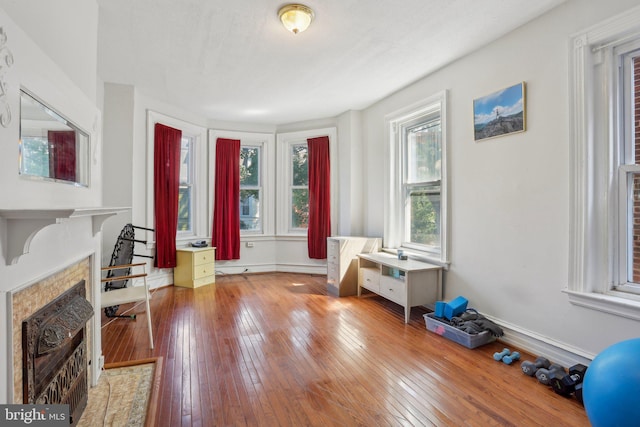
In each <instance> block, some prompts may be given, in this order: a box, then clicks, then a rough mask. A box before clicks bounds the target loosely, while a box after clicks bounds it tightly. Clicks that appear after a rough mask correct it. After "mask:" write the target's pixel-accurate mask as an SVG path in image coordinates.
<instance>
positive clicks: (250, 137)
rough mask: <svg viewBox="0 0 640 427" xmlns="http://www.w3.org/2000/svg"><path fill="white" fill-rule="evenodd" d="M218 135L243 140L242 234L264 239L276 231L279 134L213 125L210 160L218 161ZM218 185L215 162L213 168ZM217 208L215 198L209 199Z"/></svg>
mask: <svg viewBox="0 0 640 427" xmlns="http://www.w3.org/2000/svg"><path fill="white" fill-rule="evenodd" d="M218 138H227V139H235V140H240V201H239V203H240V206H239V208H240V238H241V239H243V238H246V239H252V240H253V239H256V238H257V239H260V238H262V237H265V236H269V235H273V234H274V226H273V219H272V218H273V215H274V213H275V208H274V204H275V198H276V190H275V175H274V170H275V163H276V160H275V143H274V141H275V136H274V135H273V134H272V133H262V132H241V131H226V130H215V129H209V164H210V165H215V164H216V159H215V153H216V141H217V140H218ZM209 174H210V175H209V183H210V186H211V188H215V182H214V177H215V166H214V167H213V168H209ZM209 209H210V211H211V212H213V209H214V206H213V198H211V199H210V200H209Z"/></svg>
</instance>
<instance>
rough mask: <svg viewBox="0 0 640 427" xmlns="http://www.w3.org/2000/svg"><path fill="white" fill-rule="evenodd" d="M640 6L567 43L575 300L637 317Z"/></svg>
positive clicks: (572, 294) (571, 261) (571, 294)
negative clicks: (569, 51) (568, 48)
mask: <svg viewBox="0 0 640 427" xmlns="http://www.w3.org/2000/svg"><path fill="white" fill-rule="evenodd" d="M638 22H640V7H636V8H634V9H632V10H630V11H628V12H626V13H625V14H623V15H621V16H618V17H614V18H613V19H609V20H607V21H605V22H603V23H602V24H600V25H596V26H594V27H592V28H590V29H589V30H587V31H585V32H584V33H581V34H578V35H576V36H575V37H574V38H573V39H572V40H571V41H572V43H571V45H570V46H571V47H572V51H571V69H570V70H571V73H572V74H571V83H572V84H571V102H572V104H571V119H572V121H571V131H572V133H571V152H570V162H571V163H570V171H571V198H570V202H571V204H570V208H571V211H570V213H571V218H570V219H571V222H570V232H571V234H570V241H569V243H570V247H569V249H570V253H569V283H568V286H567V290H566V292H567V293H568V294H569V298H570V300H571V302H572V303H574V304H577V305H581V306H585V307H589V308H593V309H596V310H601V311H605V312H609V313H613V314H618V315H621V316H624V317H630V318H634V319H640V25H638V24H637V23H638Z"/></svg>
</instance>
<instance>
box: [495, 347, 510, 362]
mask: <svg viewBox="0 0 640 427" xmlns="http://www.w3.org/2000/svg"><path fill="white" fill-rule="evenodd" d="M509 353H511V350H509V349H508V348H504V349H502V351H501V352H500V353H497V352H496V353H493V360H495V361H496V362H499V361H501V360H502V358H503V357H505V356H508V355H509Z"/></svg>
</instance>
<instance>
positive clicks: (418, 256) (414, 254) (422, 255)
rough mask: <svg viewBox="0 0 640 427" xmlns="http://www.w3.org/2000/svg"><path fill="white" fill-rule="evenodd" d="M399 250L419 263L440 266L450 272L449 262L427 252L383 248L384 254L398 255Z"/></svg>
mask: <svg viewBox="0 0 640 427" xmlns="http://www.w3.org/2000/svg"><path fill="white" fill-rule="evenodd" d="M398 250H402V251H403V252H404V254H405V255H407V256H408V257H409V258H411V259H415V260H417V261H422V262H427V263H429V264H433V265H439V266H440V267H442V268H444V269H445V270H449V265H450V264H451V263H450V262H448V261H442V260H441V259H440V258H435V257H433V256H431V254H429V253H426V252H420V251H416V250H415V249H407V248H382V252H387V253H390V254H394V255H396V254H397V253H398Z"/></svg>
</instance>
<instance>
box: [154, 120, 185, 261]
mask: <svg viewBox="0 0 640 427" xmlns="http://www.w3.org/2000/svg"><path fill="white" fill-rule="evenodd" d="M154 135H155V136H154V148H153V150H154V151H153V154H154V156H153V157H154V159H153V177H154V179H153V184H154V205H155V207H154V213H155V227H156V259H155V266H156V267H158V268H173V267H175V266H176V232H177V230H178V193H179V187H180V148H181V140H182V131H181V130H179V129H174V128H170V127H168V126H165V125H161V124H160V123H156V126H155V134H154Z"/></svg>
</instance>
